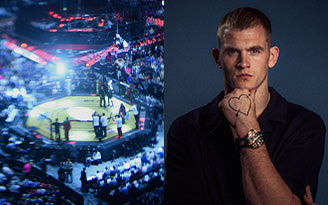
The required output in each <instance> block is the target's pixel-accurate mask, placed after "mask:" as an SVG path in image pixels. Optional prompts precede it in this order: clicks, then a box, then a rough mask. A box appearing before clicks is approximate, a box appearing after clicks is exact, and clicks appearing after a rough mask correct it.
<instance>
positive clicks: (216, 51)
mask: <svg viewBox="0 0 328 205" xmlns="http://www.w3.org/2000/svg"><path fill="white" fill-rule="evenodd" d="M219 53H220V50H219V49H217V48H212V55H213V58H214V60H215V64H216V65H217V66H218V67H219V68H221V63H220V58H219Z"/></svg>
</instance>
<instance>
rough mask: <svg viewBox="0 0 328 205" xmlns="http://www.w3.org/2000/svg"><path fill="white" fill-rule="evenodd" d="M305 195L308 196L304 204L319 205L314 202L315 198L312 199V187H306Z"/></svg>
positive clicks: (305, 197)
mask: <svg viewBox="0 0 328 205" xmlns="http://www.w3.org/2000/svg"><path fill="white" fill-rule="evenodd" d="M305 193H306V195H304V196H303V198H304V202H305V203H306V204H307V205H317V204H316V203H314V202H313V198H312V193H311V190H310V186H306V187H305Z"/></svg>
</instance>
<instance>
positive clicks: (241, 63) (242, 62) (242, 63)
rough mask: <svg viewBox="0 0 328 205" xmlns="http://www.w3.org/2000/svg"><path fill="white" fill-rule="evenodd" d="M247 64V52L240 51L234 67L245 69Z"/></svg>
mask: <svg viewBox="0 0 328 205" xmlns="http://www.w3.org/2000/svg"><path fill="white" fill-rule="evenodd" d="M249 66H250V64H249V58H248V55H247V52H245V51H242V52H240V55H239V58H238V62H237V65H236V67H237V68H239V69H245V68H248V67H249Z"/></svg>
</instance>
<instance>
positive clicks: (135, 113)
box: [129, 102, 139, 129]
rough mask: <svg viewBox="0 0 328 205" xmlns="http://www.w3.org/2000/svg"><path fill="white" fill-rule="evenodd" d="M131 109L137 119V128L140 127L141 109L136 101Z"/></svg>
mask: <svg viewBox="0 0 328 205" xmlns="http://www.w3.org/2000/svg"><path fill="white" fill-rule="evenodd" d="M129 111H132V112H133V115H134V119H135V120H136V129H138V123H139V111H138V108H137V105H136V103H135V102H134V103H133V104H132V107H131V109H130V110H129Z"/></svg>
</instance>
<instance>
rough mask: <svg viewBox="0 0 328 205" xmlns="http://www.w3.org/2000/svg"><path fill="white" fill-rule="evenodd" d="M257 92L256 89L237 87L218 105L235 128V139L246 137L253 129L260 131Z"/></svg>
mask: <svg viewBox="0 0 328 205" xmlns="http://www.w3.org/2000/svg"><path fill="white" fill-rule="evenodd" d="M255 93H256V90H255V89H253V90H251V91H249V90H247V89H239V88H236V89H234V90H233V91H232V92H230V93H228V94H227V95H225V96H224V98H223V99H222V101H221V102H220V103H219V105H218V106H219V109H220V110H221V112H222V113H223V114H224V116H225V117H226V119H227V121H228V122H229V123H230V125H231V127H232V128H233V129H232V132H233V135H234V139H235V138H237V137H244V136H245V135H246V134H247V132H248V131H249V130H251V129H256V130H258V131H260V127H259V124H258V121H257V119H256V109H255V107H256V106H255Z"/></svg>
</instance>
